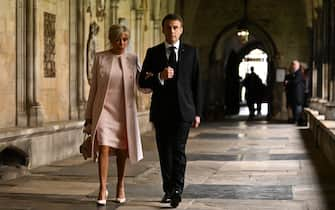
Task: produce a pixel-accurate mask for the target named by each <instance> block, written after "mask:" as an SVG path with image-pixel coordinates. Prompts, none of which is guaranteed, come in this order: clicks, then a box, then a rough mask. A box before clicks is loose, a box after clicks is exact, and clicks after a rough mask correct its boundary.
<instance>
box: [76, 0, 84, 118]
mask: <svg viewBox="0 0 335 210" xmlns="http://www.w3.org/2000/svg"><path fill="white" fill-rule="evenodd" d="M77 6H78V8H77V14H76V17H77V20H78V22H77V25H76V27H77V34H76V38H77V57H76V63H77V71H76V73H77V74H76V76H77V81H78V82H77V88H76V91H77V92H76V93H77V104H78V112H79V119H84V118H85V108H86V101H85V81H84V80H85V77H84V74H86V73H85V68H84V64H85V42H84V36H85V27H84V24H85V8H84V1H82V0H77Z"/></svg>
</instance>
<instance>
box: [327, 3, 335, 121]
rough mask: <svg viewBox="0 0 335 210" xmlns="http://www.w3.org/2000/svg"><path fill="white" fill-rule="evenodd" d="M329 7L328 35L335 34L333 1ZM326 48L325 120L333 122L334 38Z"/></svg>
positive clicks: (334, 97) (334, 105) (334, 95)
mask: <svg viewBox="0 0 335 210" xmlns="http://www.w3.org/2000/svg"><path fill="white" fill-rule="evenodd" d="M329 3H330V4H329V7H330V8H332V9H331V10H329V12H330V13H329V16H330V19H329V22H330V23H329V25H330V31H329V34H334V32H335V1H330V2H329ZM329 42H330V43H328V46H329V50H330V53H329V78H330V80H329V103H328V104H327V105H326V119H327V120H335V91H334V85H335V84H334V82H335V61H334V58H335V56H334V53H335V50H334V47H335V38H334V36H330V39H329Z"/></svg>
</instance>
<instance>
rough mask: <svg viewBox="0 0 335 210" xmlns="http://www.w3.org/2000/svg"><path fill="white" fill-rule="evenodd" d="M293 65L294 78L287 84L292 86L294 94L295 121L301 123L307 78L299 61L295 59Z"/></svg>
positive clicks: (291, 89) (292, 94) (292, 93)
mask: <svg viewBox="0 0 335 210" xmlns="http://www.w3.org/2000/svg"><path fill="white" fill-rule="evenodd" d="M291 65H292V69H293V71H294V72H293V73H292V78H291V79H290V80H288V84H287V85H288V86H289V87H290V91H291V96H292V98H291V103H292V108H293V109H292V112H293V117H294V122H295V123H297V124H300V123H302V121H303V116H302V109H303V105H304V97H305V78H304V75H303V73H302V71H301V67H300V63H299V61H297V60H294V61H293V62H292V63H291Z"/></svg>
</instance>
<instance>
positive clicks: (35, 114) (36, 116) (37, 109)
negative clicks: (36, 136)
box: [29, 105, 44, 127]
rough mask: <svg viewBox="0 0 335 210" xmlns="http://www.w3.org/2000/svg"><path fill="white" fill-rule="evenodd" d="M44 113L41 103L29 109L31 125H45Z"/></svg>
mask: <svg viewBox="0 0 335 210" xmlns="http://www.w3.org/2000/svg"><path fill="white" fill-rule="evenodd" d="M43 119H44V118H43V113H42V107H41V105H33V106H31V107H30V110H29V126H31V127H37V126H41V125H43Z"/></svg>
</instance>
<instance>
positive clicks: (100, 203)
mask: <svg viewBox="0 0 335 210" xmlns="http://www.w3.org/2000/svg"><path fill="white" fill-rule="evenodd" d="M107 197H108V190H106V199H105V200H97V201H96V203H97V205H98V206H106V203H107Z"/></svg>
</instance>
